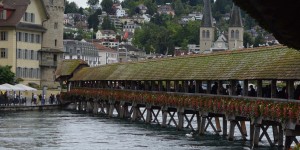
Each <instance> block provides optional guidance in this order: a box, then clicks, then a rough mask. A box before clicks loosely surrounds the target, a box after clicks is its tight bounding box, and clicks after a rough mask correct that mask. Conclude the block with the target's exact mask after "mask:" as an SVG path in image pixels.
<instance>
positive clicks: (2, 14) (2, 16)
mask: <svg viewBox="0 0 300 150" xmlns="http://www.w3.org/2000/svg"><path fill="white" fill-rule="evenodd" d="M0 19H4V20H6V10H2V11H0Z"/></svg>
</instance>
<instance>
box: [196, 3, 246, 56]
mask: <svg viewBox="0 0 300 150" xmlns="http://www.w3.org/2000/svg"><path fill="white" fill-rule="evenodd" d="M214 35H215V26H214V23H213V18H212V12H211V4H210V0H204V9H203V19H202V24H201V27H200V53H206V52H211V50H212V49H218V51H219V50H221V49H222V50H225V49H226V47H228V49H229V50H235V49H241V48H243V35H244V28H243V23H242V17H241V11H240V8H239V7H237V6H235V5H233V7H232V10H231V13H230V20H229V27H228V37H227V41H226V40H223V39H226V37H221V36H223V35H220V36H219V37H218V40H217V41H214V40H215V37H214ZM221 41H223V42H225V41H226V43H224V44H222V46H221V47H222V48H219V47H220V42H221ZM225 45H226V46H225ZM227 45H228V46H227Z"/></svg>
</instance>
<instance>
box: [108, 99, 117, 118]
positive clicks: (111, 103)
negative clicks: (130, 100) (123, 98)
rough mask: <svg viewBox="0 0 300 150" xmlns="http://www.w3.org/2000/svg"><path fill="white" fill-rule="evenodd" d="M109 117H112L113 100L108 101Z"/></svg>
mask: <svg viewBox="0 0 300 150" xmlns="http://www.w3.org/2000/svg"><path fill="white" fill-rule="evenodd" d="M109 106H110V107H109V113H108V116H109V117H113V113H114V109H115V102H114V101H109Z"/></svg>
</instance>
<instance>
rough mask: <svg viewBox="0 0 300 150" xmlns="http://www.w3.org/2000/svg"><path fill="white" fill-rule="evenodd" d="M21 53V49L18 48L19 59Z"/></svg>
mask: <svg viewBox="0 0 300 150" xmlns="http://www.w3.org/2000/svg"><path fill="white" fill-rule="evenodd" d="M21 53H22V50H21V49H18V56H17V57H18V58H19V59H20V58H21Z"/></svg>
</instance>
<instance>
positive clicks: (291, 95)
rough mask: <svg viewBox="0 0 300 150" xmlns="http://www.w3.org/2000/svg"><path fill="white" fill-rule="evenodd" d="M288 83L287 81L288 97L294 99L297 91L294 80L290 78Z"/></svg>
mask: <svg viewBox="0 0 300 150" xmlns="http://www.w3.org/2000/svg"><path fill="white" fill-rule="evenodd" d="M286 83H287V94H288V99H294V92H295V87H294V80H288V81H287V82H286Z"/></svg>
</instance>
